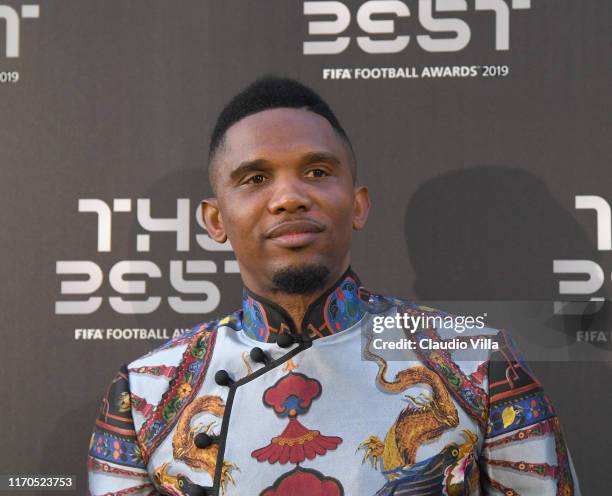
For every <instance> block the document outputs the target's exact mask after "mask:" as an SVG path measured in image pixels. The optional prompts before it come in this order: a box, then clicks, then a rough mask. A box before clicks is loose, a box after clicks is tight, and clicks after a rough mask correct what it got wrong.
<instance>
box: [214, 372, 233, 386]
mask: <svg viewBox="0 0 612 496" xmlns="http://www.w3.org/2000/svg"><path fill="white" fill-rule="evenodd" d="M215 382H216V383H217V384H219V386H227V387H231V386H232V385H233V384H234V379H232V378H231V377H230V375H229V374H228V373H227V370H219V371H217V373H216V374H215Z"/></svg>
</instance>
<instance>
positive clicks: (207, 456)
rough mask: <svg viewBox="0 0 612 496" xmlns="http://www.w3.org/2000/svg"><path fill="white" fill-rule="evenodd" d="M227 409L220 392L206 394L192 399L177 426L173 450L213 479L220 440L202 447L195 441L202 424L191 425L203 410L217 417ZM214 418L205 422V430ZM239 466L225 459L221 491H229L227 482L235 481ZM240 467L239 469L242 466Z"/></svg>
mask: <svg viewBox="0 0 612 496" xmlns="http://www.w3.org/2000/svg"><path fill="white" fill-rule="evenodd" d="M224 411H225V405H224V404H223V400H222V399H221V398H220V397H219V396H212V395H206V396H201V397H199V398H196V399H195V400H194V401H192V402H191V403H190V404H189V405H188V406H187V407H186V408H185V411H184V412H183V413H182V415H181V418H180V419H179V421H178V423H177V426H176V433H175V434H174V437H173V438H172V452H173V455H174V458H175V459H177V460H181V461H183V462H185V463H186V464H187V465H189V466H190V467H192V468H194V469H196V470H204V471H206V472H208V475H210V477H211V479H214V478H215V469H216V464H217V457H218V455H219V444H218V443H213V444H211V445H210V446H208V447H206V448H198V447H196V445H195V443H194V438H195V436H196V435H197V434H198V433H199V432H202V426H201V425H195V426H192V425H191V420H192V419H193V417H195V416H196V415H197V414H199V413H203V412H207V413H210V414H212V415H213V416H215V417H219V418H222V417H223V413H224ZM214 423H215V422H214V421H213V422H211V423H209V424H208V425H206V426H204V430H203V432H205V433H208V432H209V431H210V429H211V428H212V426H213V425H214ZM233 469H238V467H237V466H236V465H235V464H233V463H232V462H229V461H227V460H224V461H223V467H222V469H221V492H222V494H225V486H226V484H227V482H231V483H232V484H235V481H234V479H233V477H232V474H231V471H232V470H233ZM238 470H239V469H238Z"/></svg>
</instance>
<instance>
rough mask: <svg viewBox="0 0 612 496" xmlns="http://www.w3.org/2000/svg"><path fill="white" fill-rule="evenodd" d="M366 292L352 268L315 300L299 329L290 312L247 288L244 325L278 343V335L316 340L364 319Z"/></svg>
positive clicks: (257, 337) (259, 336) (265, 339)
mask: <svg viewBox="0 0 612 496" xmlns="http://www.w3.org/2000/svg"><path fill="white" fill-rule="evenodd" d="M367 301H368V293H367V291H366V290H365V289H364V288H362V287H361V282H360V281H359V278H358V277H357V275H356V274H355V273H354V272H353V271H352V270H351V268H350V267H349V268H348V269H347V270H346V272H344V274H342V276H340V278H339V279H338V280H337V281H336V282H335V283H334V284H333V285H332V286H331V287H330V288H329V289H328V290H327V291H325V292H324V293H323V294H322V295H320V296H319V297H318V298H317V299H316V300H315V301H313V302H312V303H311V304H310V306H309V307H308V308H307V310H306V313H305V314H304V320H303V322H302V327H301V329H297V328H296V326H295V324H294V322H293V319H292V318H291V316H290V315H289V314H288V313H287V311H286V310H285V309H284V308H283V307H281V306H280V305H278V304H277V303H274V302H273V301H270V300H268V299H266V298H264V297H262V296H259V295H257V294H255V293H253V292H252V291H251V290H249V289H248V288H246V287H245V288H244V289H243V292H242V328H243V330H244V332H245V333H246V334H247V335H248V336H249V337H250V338H252V339H255V340H257V341H261V342H264V343H273V342H276V337H277V336H278V335H279V334H291V335H300V336H302V338H303V337H304V336H306V337H308V338H310V339H317V338H321V337H325V336H330V335H332V334H337V333H339V332H342V331H343V330H345V329H348V328H349V327H351V326H352V325H354V324H356V323H357V322H359V321H360V320H361V318H362V317H363V315H364V314H365V312H366V304H367Z"/></svg>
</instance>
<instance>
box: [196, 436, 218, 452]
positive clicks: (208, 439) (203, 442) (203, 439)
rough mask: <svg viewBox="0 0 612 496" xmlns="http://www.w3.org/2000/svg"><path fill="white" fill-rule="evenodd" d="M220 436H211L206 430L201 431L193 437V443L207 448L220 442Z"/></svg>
mask: <svg viewBox="0 0 612 496" xmlns="http://www.w3.org/2000/svg"><path fill="white" fill-rule="evenodd" d="M218 442H219V438H218V437H217V436H209V435H208V434H206V433H205V432H200V433H199V434H197V435H196V436H195V437H194V438H193V444H195V445H196V448H200V449H205V448H208V447H209V446H210V445H212V444H215V443H218Z"/></svg>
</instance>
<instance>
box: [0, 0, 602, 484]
mask: <svg viewBox="0 0 612 496" xmlns="http://www.w3.org/2000/svg"><path fill="white" fill-rule="evenodd" d="M35 1H37V0H32V2H25V1H13V0H0V3H1V5H0V115H1V116H2V124H1V126H0V164H1V170H0V199H1V202H2V208H1V209H0V222H1V226H2V264H1V268H0V270H1V272H0V276H1V278H2V283H3V289H2V298H1V312H2V313H1V315H2V332H3V334H2V346H1V348H0V358H1V365H0V382H1V385H0V387H1V391H0V398H1V400H0V401H1V405H2V406H1V407H0V412H1V413H0V415H1V420H2V421H1V423H0V425H1V427H0V429H1V431H0V439H2V450H0V473H3V474H8V473H30V474H59V473H67V474H74V475H76V476H77V483H78V494H84V492H85V482H86V478H85V457H86V451H87V445H88V442H89V435H90V432H91V429H92V426H93V421H94V418H95V416H96V412H97V409H98V405H99V400H100V398H101V396H102V394H103V392H104V390H105V388H106V386H107V385H108V383H109V381H110V380H111V379H112V377H113V375H114V373H115V371H116V370H117V369H118V368H119V367H120V366H121V365H122V364H124V363H127V362H129V361H131V360H133V359H135V358H136V357H137V356H139V355H141V354H143V353H144V352H146V351H147V350H149V349H152V348H154V347H156V346H158V345H159V344H161V343H162V342H163V341H164V340H165V339H168V338H171V337H172V336H173V335H175V334H177V333H180V332H182V331H183V330H184V329H187V328H189V327H191V326H192V325H194V324H195V323H197V322H201V321H205V320H209V319H212V318H214V317H215V316H218V315H220V314H222V313H224V312H228V311H230V310H233V309H235V308H236V307H237V306H238V305H239V304H240V288H241V281H240V276H239V274H238V271H237V266H236V263H235V259H234V257H233V253H232V251H231V247H229V246H221V245H218V244H215V243H213V242H212V241H211V239H210V238H209V237H208V236H207V235H206V231H205V230H204V228H203V227H202V225H201V224H200V223H199V221H198V217H197V207H198V203H199V201H200V200H201V199H202V198H205V197H207V196H208V195H209V194H210V188H209V185H208V184H207V179H206V174H205V167H206V153H207V147H208V137H209V135H210V132H211V130H212V127H213V125H214V121H215V118H216V116H217V114H218V112H219V111H220V109H221V108H222V106H223V105H224V104H225V103H226V101H227V100H228V99H229V98H231V97H232V96H233V95H234V94H235V93H236V92H237V91H239V90H240V89H242V88H243V87H244V86H246V85H247V84H249V83H250V82H252V81H253V80H254V79H255V78H257V77H259V76H261V75H264V74H267V73H274V74H279V75H287V76H291V77H294V78H296V79H298V80H300V81H302V82H304V83H306V84H307V85H310V86H312V87H313V88H314V89H315V90H317V91H318V92H320V94H321V95H322V96H323V97H324V98H325V99H326V100H327V101H328V102H329V103H330V105H331V106H332V108H333V109H334V110H335V111H336V113H337V115H338V117H339V119H340V121H341V122H342V123H343V126H344V127H345V129H346V130H347V132H348V135H349V136H350V138H351V140H352V142H353V144H354V148H355V151H356V155H357V157H358V167H359V173H358V174H359V177H358V180H359V182H360V183H362V184H366V185H368V186H369V188H370V192H371V196H372V201H373V209H372V213H371V217H370V219H369V222H368V226H367V228H366V230H365V231H363V232H361V233H359V234H357V235H356V236H355V238H354V248H353V256H352V258H353V268H354V269H355V270H356V271H357V272H358V273H359V275H360V277H361V278H362V280H363V281H364V283H365V284H366V286H367V287H368V288H370V289H371V290H374V291H377V292H381V293H385V294H394V295H397V296H401V297H407V298H412V299H418V300H488V301H496V302H501V303H502V304H504V303H507V302H511V303H512V304H515V303H516V302H542V304H546V305H549V306H550V311H551V315H552V314H556V315H559V314H563V312H564V310H563V307H562V306H559V305H557V306H556V307H554V302H555V301H558V302H560V301H563V300H570V299H572V298H574V299H584V300H589V299H591V298H596V299H597V298H599V299H604V300H605V299H606V298H607V297H608V295H609V293H610V288H611V287H612V279H611V277H612V275H611V271H612V257H611V248H612V246H611V245H612V241H611V240H610V237H611V235H610V229H611V227H610V225H611V221H610V206H609V202H612V187H611V186H612V172H611V170H610V165H611V158H612V157H611V151H610V150H611V147H610V146H609V144H610V130H611V115H612V112H611V110H612V107H611V104H612V96H611V95H612V93H611V92H610V87H611V85H612V68H611V67H612V66H611V64H610V46H611V43H612V31H611V30H610V24H611V22H612V3H610V2H603V1H595V0H591V1H586V2H576V1H573V0H533V1H530V0H437V1H434V0H420V1H417V0H404V1H403V2H400V1H397V0H395V1H368V2H363V1H349V0H343V1H332V2H329V1H307V2H304V1H297V0H292V1H288V0H268V1H266V2H248V1H244V0H243V1H237V0H224V1H212V0H182V1H181V2H173V1H170V0H167V1H163V0H146V1H145V0H130V1H127V0H114V1H103V0H47V1H45V2H40V1H39V3H38V4H34V3H33V2H35ZM596 303H597V301H596ZM509 304H510V303H509ZM598 304H599V303H598ZM603 306H604V310H602V311H604V313H605V301H604V303H603ZM506 308H510V307H506ZM554 308H556V310H554ZM566 310H567V309H566ZM597 310H600V307H598V309H597ZM602 311H599V312H597V311H591V310H589V311H585V310H584V309H582V310H577V311H576V312H573V311H572V310H571V309H570V311H567V312H566V313H568V314H572V313H573V314H574V315H575V314H579V315H580V318H578V319H577V320H576V321H575V322H574V323H573V324H572V323H570V325H566V326H565V328H564V331H563V332H562V335H563V339H564V340H565V341H566V343H567V344H568V346H569V345H572V344H573V343H576V342H580V343H582V344H583V345H584V346H586V348H585V349H586V352H585V353H579V354H576V353H574V354H573V353H572V352H571V350H570V351H569V352H568V353H565V354H562V355H563V356H562V358H559V357H558V356H556V355H555V357H556V358H555V357H552V358H551V357H549V356H543V357H541V359H540V360H535V361H533V367H534V368H535V370H536V372H537V374H538V376H539V378H540V379H541V381H542V382H543V384H544V387H545V389H546V390H547V391H548V393H549V396H550V397H551V399H552V401H553V402H554V404H555V405H556V406H557V410H558V412H559V414H560V416H561V419H562V423H563V426H564V429H565V432H566V436H567V440H568V443H569V446H570V449H571V451H572V455H573V458H574V462H575V466H576V470H577V472H578V475H579V477H580V481H581V485H582V488H583V493H584V494H586V495H591V494H605V493H607V491H608V488H609V487H610V486H611V485H612V472H611V471H610V470H609V466H610V462H611V461H612V456H611V455H610V445H611V442H610V441H611V437H612V435H611V434H612V429H611V427H610V424H609V419H610V414H611V413H612V395H611V394H610V393H609V388H610V383H611V382H610V381H611V379H612V368H611V367H610V361H609V355H608V354H606V353H607V352H608V348H609V345H607V344H606V343H607V342H608V341H611V340H612V339H611V338H612V335H611V334H610V331H612V325H609V320H610V319H605V318H600V317H601V315H603V314H602ZM509 313H511V314H514V313H516V312H513V311H509ZM585 315H586V316H588V318H586V319H585V318H584V317H585ZM493 323H494V324H495V323H496V322H493ZM566 323H567V321H566ZM519 327H520V326H519ZM134 330H136V331H134ZM523 330H524V329H523ZM527 330H528V331H529V332H531V333H532V334H534V335H535V331H533V330H531V329H527ZM540 344H542V343H540ZM544 344H546V343H544ZM555 346H556V345H555ZM570 347H571V346H570ZM524 348H525V346H524ZM527 348H529V344H528V343H527ZM591 349H592V350H593V353H592V354H589V350H591ZM525 351H526V353H527V354H529V349H526V350H525ZM551 356H552V355H551ZM536 358H537V357H536ZM553 358H554V360H553Z"/></svg>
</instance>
